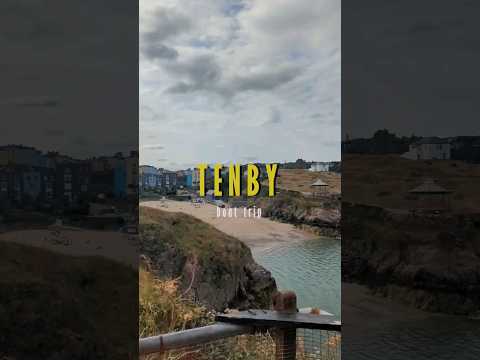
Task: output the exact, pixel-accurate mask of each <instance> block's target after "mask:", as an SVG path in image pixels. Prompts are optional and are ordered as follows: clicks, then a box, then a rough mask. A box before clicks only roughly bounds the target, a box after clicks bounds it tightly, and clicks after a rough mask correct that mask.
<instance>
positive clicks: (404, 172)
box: [342, 155, 480, 212]
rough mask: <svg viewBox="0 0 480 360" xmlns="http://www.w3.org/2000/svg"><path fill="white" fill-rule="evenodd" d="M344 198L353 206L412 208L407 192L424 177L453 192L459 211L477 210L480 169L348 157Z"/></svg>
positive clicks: (388, 158) (446, 163) (396, 158)
mask: <svg viewBox="0 0 480 360" xmlns="http://www.w3.org/2000/svg"><path fill="white" fill-rule="evenodd" d="M343 163H344V166H343V174H344V178H345V179H346V180H345V181H344V183H343V189H342V191H343V194H342V195H343V199H344V200H345V201H348V202H352V203H360V204H367V205H375V206H380V207H390V208H397V209H409V208H411V207H412V199H410V198H409V194H408V191H409V190H411V189H413V188H414V187H416V186H418V185H420V184H421V183H422V182H423V181H424V178H426V177H430V178H434V179H436V180H437V182H438V184H439V185H441V186H442V187H444V188H446V189H447V190H450V191H452V194H451V197H450V200H451V206H452V209H453V210H454V211H456V212H473V211H477V210H476V209H478V204H479V203H480V191H479V188H478V181H479V180H480V166H479V165H475V164H467V163H465V162H462V161H454V160H446V161H445V160H432V161H415V160H407V159H403V158H401V157H400V156H399V155H347V156H346V157H345V158H344V159H343Z"/></svg>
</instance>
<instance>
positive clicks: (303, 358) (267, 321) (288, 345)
mask: <svg viewBox="0 0 480 360" xmlns="http://www.w3.org/2000/svg"><path fill="white" fill-rule="evenodd" d="M293 305H296V303H294V304H293ZM340 345H341V323H340V322H339V321H336V320H335V319H334V317H333V316H331V315H324V314H318V313H303V312H297V310H296V307H295V310H294V311H289V310H288V309H281V310H276V311H275V310H273V311H272V310H248V311H241V312H234V313H229V314H221V315H217V316H216V323H215V324H212V325H208V326H204V327H199V328H194V329H190V330H184V331H178V332H174V333H169V334H164V335H158V336H153V337H148V338H144V339H140V342H139V353H140V355H142V356H143V359H148V360H150V359H162V360H174V359H175V360H200V359H201V360H203V359H205V360H207V359H225V360H250V359H251V360H253V359H258V360H270V359H272V360H293V359H299V360H309V359H318V360H339V359H341V351H340Z"/></svg>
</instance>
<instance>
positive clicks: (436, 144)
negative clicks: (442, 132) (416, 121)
mask: <svg viewBox="0 0 480 360" xmlns="http://www.w3.org/2000/svg"><path fill="white" fill-rule="evenodd" d="M451 150H452V148H451V144H450V141H449V140H448V139H440V138H433V137H431V138H423V139H420V140H418V141H416V142H414V143H412V144H410V146H409V150H408V152H406V153H404V154H403V155H402V157H403V158H406V159H410V160H450V158H451Z"/></svg>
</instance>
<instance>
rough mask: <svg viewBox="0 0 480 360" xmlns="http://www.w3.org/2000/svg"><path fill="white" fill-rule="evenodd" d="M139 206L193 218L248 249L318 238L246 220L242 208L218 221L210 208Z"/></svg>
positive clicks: (277, 224) (170, 203) (285, 226)
mask: <svg viewBox="0 0 480 360" xmlns="http://www.w3.org/2000/svg"><path fill="white" fill-rule="evenodd" d="M141 206H147V207H151V208H155V209H161V210H164V211H171V212H182V213H185V214H188V215H191V216H194V217H196V218H197V219H200V220H202V221H204V222H206V223H208V224H210V225H213V226H214V227H216V228H217V229H218V230H220V231H222V232H224V233H226V234H228V235H231V236H233V237H235V238H237V239H239V240H240V241H243V242H244V243H245V244H246V245H248V246H249V247H250V248H268V247H271V246H273V245H279V244H281V243H283V242H285V243H287V242H288V243H291V242H294V241H305V240H309V239H313V238H316V237H318V236H316V235H314V234H310V233H307V232H305V231H302V230H300V229H297V228H296V227H295V226H293V225H291V224H285V223H280V222H276V221H273V220H270V219H268V218H257V217H255V218H248V217H244V216H243V208H238V211H237V215H238V216H237V218H228V217H227V218H223V217H220V218H218V217H217V207H216V206H215V205H212V204H208V203H204V204H193V203H191V202H186V201H173V200H162V201H145V202H142V203H141Z"/></svg>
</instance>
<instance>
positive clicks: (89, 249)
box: [0, 226, 138, 269]
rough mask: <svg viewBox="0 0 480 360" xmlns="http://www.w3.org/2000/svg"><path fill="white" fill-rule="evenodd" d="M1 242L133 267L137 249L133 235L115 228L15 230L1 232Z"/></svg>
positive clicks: (62, 227)
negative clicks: (102, 229) (103, 259)
mask: <svg viewBox="0 0 480 360" xmlns="http://www.w3.org/2000/svg"><path fill="white" fill-rule="evenodd" d="M0 241H11V242H15V243H18V244H23V245H29V246H36V247H40V248H43V249H46V250H50V251H55V252H58V253H61V254H65V255H71V256H101V257H105V258H108V259H111V260H114V261H117V262H121V263H124V264H127V265H129V266H132V267H134V268H135V269H136V268H137V266H138V259H137V258H136V257H135V256H132V254H136V253H137V252H138V249H137V247H138V244H137V241H136V239H135V237H133V236H129V235H128V234H124V233H119V232H114V231H93V230H85V229H77V228H72V227H66V226H65V227H64V226H50V227H49V228H46V229H35V230H17V231H11V232H6V233H3V234H0Z"/></svg>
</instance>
